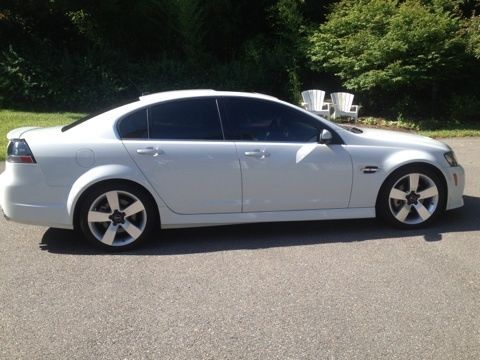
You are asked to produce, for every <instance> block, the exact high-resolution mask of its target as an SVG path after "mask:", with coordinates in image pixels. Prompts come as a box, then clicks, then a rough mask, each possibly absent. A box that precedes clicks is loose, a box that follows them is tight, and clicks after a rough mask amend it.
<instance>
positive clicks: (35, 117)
mask: <svg viewBox="0 0 480 360" xmlns="http://www.w3.org/2000/svg"><path fill="white" fill-rule="evenodd" d="M82 116H84V114H77V113H38V112H24V111H13V110H0V161H3V160H5V154H6V152H7V151H6V150H7V133H8V132H9V131H10V130H12V129H15V128H18V127H21V126H39V127H43V126H57V125H65V124H69V123H71V122H73V121H75V120H78V119H80V118H81V117H82Z"/></svg>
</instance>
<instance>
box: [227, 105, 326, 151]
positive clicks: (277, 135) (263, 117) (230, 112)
mask: <svg viewBox="0 0 480 360" xmlns="http://www.w3.org/2000/svg"><path fill="white" fill-rule="evenodd" d="M223 104H224V109H225V111H226V115H227V120H228V121H227V123H226V124H225V135H226V137H227V138H228V139H230V140H247V141H271V142H302V143H303V142H316V141H317V137H318V134H319V132H320V130H321V127H322V124H321V123H320V122H319V121H317V120H316V119H314V118H312V117H311V116H308V115H306V114H303V113H302V112H300V111H297V110H295V109H293V108H290V107H288V106H285V105H282V104H277V103H274V102H271V101H267V100H261V99H246V98H234V97H232V98H225V99H224V100H223Z"/></svg>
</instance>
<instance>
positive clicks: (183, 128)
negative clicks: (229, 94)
mask: <svg viewBox="0 0 480 360" xmlns="http://www.w3.org/2000/svg"><path fill="white" fill-rule="evenodd" d="M148 123H149V127H150V128H149V130H150V139H165V140H223V132H222V127H221V124H220V118H219V115H218V109H217V102H216V100H215V99H211V98H209V99H188V100H179V101H172V102H167V103H163V104H158V105H154V106H152V107H150V108H149V113H148Z"/></svg>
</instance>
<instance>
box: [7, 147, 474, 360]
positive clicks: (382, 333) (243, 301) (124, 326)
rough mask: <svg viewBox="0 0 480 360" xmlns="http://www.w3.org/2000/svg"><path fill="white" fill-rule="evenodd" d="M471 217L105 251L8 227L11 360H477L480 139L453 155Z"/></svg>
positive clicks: (289, 229) (210, 236) (170, 240)
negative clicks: (415, 226) (423, 225)
mask: <svg viewBox="0 0 480 360" xmlns="http://www.w3.org/2000/svg"><path fill="white" fill-rule="evenodd" d="M446 142H447V143H448V144H450V145H451V146H452V147H453V148H454V149H455V150H456V153H457V156H458V158H459V161H460V162H461V163H462V165H463V166H464V167H465V169H466V172H467V187H466V191H465V195H466V196H465V207H464V208H462V209H459V210H455V211H452V212H449V213H448V214H447V215H446V216H445V218H444V219H443V220H442V221H441V222H440V223H439V224H437V225H436V226H434V227H432V228H429V229H426V230H421V231H409V232H401V231H398V230H394V229H391V228H389V227H387V226H385V225H383V224H381V223H378V222H377V221H375V220H355V221H329V222H307V223H305V222H303V223H283V224H260V225H244V226H233V227H220V228H201V229H189V230H169V231H165V232H163V233H162V234H159V235H158V239H156V240H155V241H152V242H150V243H149V244H147V246H146V247H143V248H142V249H140V250H138V251H136V252H131V253H124V254H120V255H109V254H104V253H99V252H97V251H94V250H93V249H92V248H91V247H90V246H88V245H87V244H86V243H84V242H83V241H82V240H81V239H79V238H78V237H77V236H76V235H75V234H74V233H73V232H71V231H65V230H55V229H47V228H44V227H34V226H26V225H20V224H15V223H11V222H6V221H5V220H3V219H1V220H0V252H1V255H0V358H2V359H12V358H23V359H45V358H49V359H65V358H79V359H118V358H128V359H139V358H151V359H173V358H175V359H176V358H179V359H197V358H206V359H225V358H229V359H323V358H334V359H337V358H338V359H352V358H369V359H371V358H388V359H391V358H398V359H412V358H417V359H479V358H480V181H479V179H480V161H479V155H480V138H465V139H450V140H447V141H446Z"/></svg>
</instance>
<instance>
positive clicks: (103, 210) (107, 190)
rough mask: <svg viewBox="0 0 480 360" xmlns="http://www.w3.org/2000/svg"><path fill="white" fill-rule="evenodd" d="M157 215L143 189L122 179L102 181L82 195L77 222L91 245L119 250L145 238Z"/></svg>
mask: <svg viewBox="0 0 480 360" xmlns="http://www.w3.org/2000/svg"><path fill="white" fill-rule="evenodd" d="M157 218H158V216H157V214H156V211H155V207H154V203H153V201H152V199H151V197H150V195H149V194H148V193H146V192H145V191H144V190H142V189H140V188H137V187H134V186H131V185H129V184H125V183H110V184H108V183H106V184H102V185H100V186H97V187H96V188H94V189H93V190H92V191H90V192H89V193H88V194H87V195H86V196H85V198H84V199H82V204H81V208H80V213H79V224H80V229H81V230H82V232H83V234H84V235H85V237H86V238H87V240H89V241H90V242H91V243H93V244H94V245H96V246H98V247H101V248H103V249H106V250H110V251H122V250H128V249H131V248H133V247H136V246H137V245H139V244H140V243H142V242H143V241H145V240H146V239H147V238H148V237H149V236H150V235H151V233H152V231H153V229H154V227H155V225H156V223H157Z"/></svg>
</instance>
